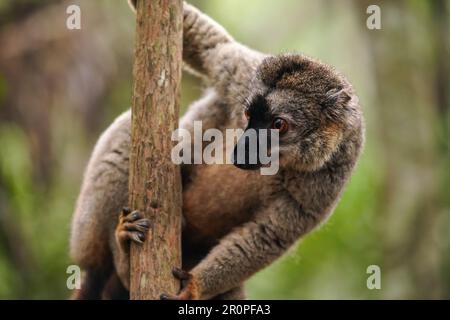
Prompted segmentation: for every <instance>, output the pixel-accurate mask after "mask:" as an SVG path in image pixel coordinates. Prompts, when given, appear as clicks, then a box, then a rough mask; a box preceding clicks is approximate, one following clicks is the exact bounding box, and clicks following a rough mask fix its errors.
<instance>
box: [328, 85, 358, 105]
mask: <svg viewBox="0 0 450 320" xmlns="http://www.w3.org/2000/svg"><path fill="white" fill-rule="evenodd" d="M351 98H352V97H351V95H350V94H349V93H348V92H347V90H346V89H338V88H334V89H331V90H329V91H328V92H327V93H326V94H325V99H324V101H323V102H322V103H321V105H322V106H323V107H324V108H328V107H332V106H336V105H341V106H343V105H345V104H346V103H347V102H349V101H350V99H351Z"/></svg>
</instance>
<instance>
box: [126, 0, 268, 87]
mask: <svg viewBox="0 0 450 320" xmlns="http://www.w3.org/2000/svg"><path fill="white" fill-rule="evenodd" d="M128 1H129V3H130V5H131V7H132V8H133V9H135V8H136V1H137V0H128ZM264 57H265V55H264V54H262V53H260V52H257V51H254V50H251V49H249V48H247V47H245V46H243V45H242V44H240V43H238V42H236V41H235V40H234V39H233V38H232V37H231V36H230V35H229V34H228V32H227V31H226V30H225V29H224V28H223V27H222V26H221V25H219V24H218V23H217V22H215V21H214V20H212V19H211V18H210V17H208V16H207V15H206V14H204V13H202V12H200V11H199V10H198V9H197V8H195V7H193V6H191V5H190V4H188V3H186V2H184V3H183V60H184V62H185V64H186V66H187V67H188V69H189V70H191V71H193V72H194V73H195V74H197V75H200V76H201V77H203V78H205V79H206V80H207V81H209V82H210V83H211V84H212V85H213V86H214V87H215V88H216V89H218V90H219V91H223V90H227V92H221V93H222V94H225V95H224V96H228V95H229V94H232V93H233V92H244V91H243V90H242V86H248V85H249V82H250V80H251V78H252V76H253V71H254V70H255V69H256V67H257V65H258V64H259V63H260V62H261V61H262V59H263V58H264ZM228 91H229V94H227V93H228Z"/></svg>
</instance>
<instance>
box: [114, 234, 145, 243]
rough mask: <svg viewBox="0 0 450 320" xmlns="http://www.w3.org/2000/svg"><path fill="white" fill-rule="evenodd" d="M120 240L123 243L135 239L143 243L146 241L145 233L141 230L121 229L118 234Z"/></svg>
mask: <svg viewBox="0 0 450 320" xmlns="http://www.w3.org/2000/svg"><path fill="white" fill-rule="evenodd" d="M118 238H119V241H120V242H121V243H126V242H128V241H134V242H136V243H139V244H142V243H144V241H145V238H146V236H145V233H143V232H139V231H134V232H132V231H120V232H119V234H118Z"/></svg>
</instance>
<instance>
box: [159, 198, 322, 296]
mask: <svg viewBox="0 0 450 320" xmlns="http://www.w3.org/2000/svg"><path fill="white" fill-rule="evenodd" d="M319 220H320V215H314V214H311V213H306V212H304V211H303V210H302V209H301V207H300V206H299V205H298V203H296V201H295V200H293V199H292V198H290V196H289V195H288V194H284V195H280V196H279V197H278V198H277V199H275V200H274V201H273V202H272V203H271V204H270V206H269V207H267V208H266V209H265V210H262V212H260V214H259V215H258V218H256V219H255V220H254V221H252V222H249V223H246V224H245V225H243V226H242V227H240V228H238V229H236V230H235V231H233V232H231V233H230V234H229V235H227V236H226V237H225V238H223V239H222V240H221V242H220V243H219V244H218V245H217V246H216V247H215V248H213V250H212V251H211V252H210V253H209V254H208V255H207V256H206V257H205V258H204V259H203V260H202V261H201V262H200V263H199V264H198V265H197V266H196V267H194V268H193V269H192V270H191V272H189V273H186V274H185V277H184V279H185V280H186V279H187V283H186V284H185V286H184V288H183V289H182V290H181V292H180V294H179V295H178V296H176V297H167V296H163V298H166V299H209V298H211V297H214V296H216V295H218V294H221V293H223V292H226V291H227V290H230V289H231V288H233V287H236V286H238V285H239V284H241V283H242V282H243V281H244V280H246V279H247V278H249V277H250V276H252V275H253V274H254V273H256V272H257V271H259V270H261V269H262V268H264V267H265V266H267V265H269V264H270V263H271V262H273V261H274V260H275V259H277V258H278V257H279V256H281V254H282V253H284V252H285V251H286V250H287V249H288V248H289V247H290V246H291V245H292V244H293V243H294V242H295V241H296V240H298V239H299V238H300V237H301V236H302V235H304V234H306V233H307V232H308V231H310V230H311V229H312V228H313V227H314V226H315V225H317V224H318V222H319ZM175 276H178V275H177V274H175ZM178 277H179V276H178ZM179 278H180V279H183V277H182V276H181V277H179Z"/></svg>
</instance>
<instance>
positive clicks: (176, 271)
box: [172, 267, 192, 280]
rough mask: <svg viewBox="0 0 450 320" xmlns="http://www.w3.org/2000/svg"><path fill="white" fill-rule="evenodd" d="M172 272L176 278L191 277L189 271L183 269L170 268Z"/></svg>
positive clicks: (187, 278)
mask: <svg viewBox="0 0 450 320" xmlns="http://www.w3.org/2000/svg"><path fill="white" fill-rule="evenodd" d="M172 274H173V276H174V277H175V278H177V279H178V280H189V279H190V278H192V276H191V274H190V273H189V272H187V271H184V270H183V269H180V268H177V267H174V268H173V269H172Z"/></svg>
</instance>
